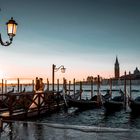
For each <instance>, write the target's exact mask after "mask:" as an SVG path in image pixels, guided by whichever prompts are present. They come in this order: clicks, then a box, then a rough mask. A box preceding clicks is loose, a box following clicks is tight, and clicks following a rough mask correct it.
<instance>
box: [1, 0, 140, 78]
mask: <svg viewBox="0 0 140 140" xmlns="http://www.w3.org/2000/svg"><path fill="white" fill-rule="evenodd" d="M139 6H140V2H139V1H138V0H134V1H131V0H118V1H114V0H100V1H97V0H87V1H86V0H75V1H73V0H72V1H69V0H65V1H64V0H60V1H56V0H52V1H50V0H40V1H33V0H31V1H27V0H25V1H18V0H13V1H8V0H2V1H1V7H0V8H1V11H0V19H1V20H0V25H1V26H0V27H1V28H0V32H1V34H2V37H3V39H4V40H7V35H6V26H5V25H4V24H5V23H6V22H7V21H8V20H9V18H10V17H11V16H13V17H14V19H15V20H16V21H17V23H18V24H19V25H18V29H17V35H16V36H15V38H14V40H13V44H12V45H11V46H10V47H7V48H5V47H0V60H1V62H0V78H10V77H12V78H13V77H19V78H24V77H34V78H35V77H43V78H49V79H50V80H51V77H52V64H55V65H56V66H57V67H59V66H60V65H64V66H65V67H66V73H65V74H62V73H61V72H60V71H58V72H57V73H56V74H55V77H56V78H60V79H62V78H63V77H65V78H67V79H70V80H72V79H73V78H76V79H77V80H82V79H85V78H86V77H87V76H90V75H93V76H95V77H96V76H97V75H101V76H102V77H113V76H114V63H115V59H116V56H118V59H119V63H120V75H123V74H124V71H125V70H126V71H127V72H129V71H134V69H135V68H136V67H138V68H139V67H140V63H139V57H140V56H139V51H140V47H139V45H140V40H139V36H140V17H139V14H140V9H139Z"/></svg>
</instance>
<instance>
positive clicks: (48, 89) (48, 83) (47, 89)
mask: <svg viewBox="0 0 140 140" xmlns="http://www.w3.org/2000/svg"><path fill="white" fill-rule="evenodd" d="M47 90H48V91H49V79H48V78H47Z"/></svg>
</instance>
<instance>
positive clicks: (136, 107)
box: [129, 96, 140, 113]
mask: <svg viewBox="0 0 140 140" xmlns="http://www.w3.org/2000/svg"><path fill="white" fill-rule="evenodd" d="M129 106H130V108H131V111H132V112H133V113H140V96H138V97H137V98H136V99H134V100H131V99H130V100H129Z"/></svg>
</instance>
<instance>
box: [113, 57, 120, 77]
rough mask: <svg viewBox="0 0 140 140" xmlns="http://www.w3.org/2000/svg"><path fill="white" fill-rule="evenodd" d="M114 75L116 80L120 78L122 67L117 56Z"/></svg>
mask: <svg viewBox="0 0 140 140" xmlns="http://www.w3.org/2000/svg"><path fill="white" fill-rule="evenodd" d="M114 74H115V78H116V79H118V78H119V77H120V66H119V62H118V57H117V56H116V62H115V67H114Z"/></svg>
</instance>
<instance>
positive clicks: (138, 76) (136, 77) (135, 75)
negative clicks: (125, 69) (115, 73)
mask: <svg viewBox="0 0 140 140" xmlns="http://www.w3.org/2000/svg"><path fill="white" fill-rule="evenodd" d="M124 78H125V75H122V76H121V77H120V79H124ZM130 78H131V79H132V80H140V71H139V69H138V67H136V69H135V70H134V72H133V73H132V74H131V72H129V74H127V75H126V79H130Z"/></svg>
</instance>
